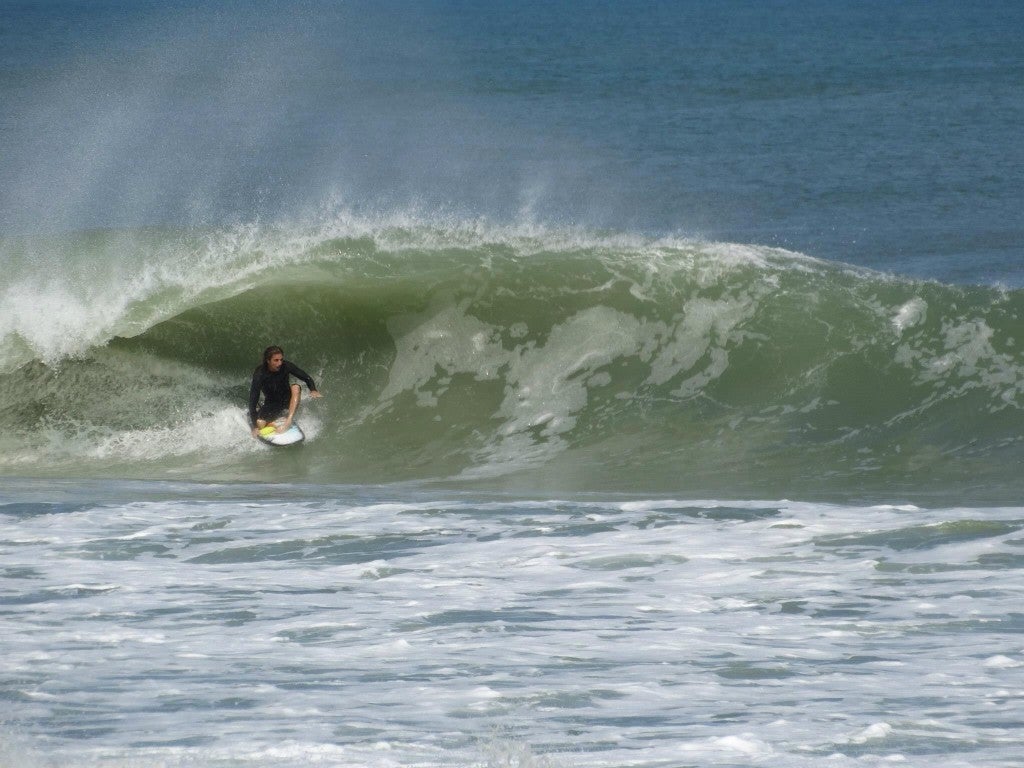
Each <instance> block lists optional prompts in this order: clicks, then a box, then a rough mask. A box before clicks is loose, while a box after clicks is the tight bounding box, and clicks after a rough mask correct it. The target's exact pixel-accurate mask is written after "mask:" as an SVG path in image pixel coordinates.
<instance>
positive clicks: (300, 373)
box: [284, 360, 316, 392]
mask: <svg viewBox="0 0 1024 768" xmlns="http://www.w3.org/2000/svg"><path fill="white" fill-rule="evenodd" d="M284 364H285V367H286V368H287V370H288V373H290V374H291V375H292V376H294V377H295V378H296V379H300V380H302V381H304V382H306V386H307V387H309V391H310V392H315V391H316V384H315V383H313V377H312V376H310V375H309V374H308V373H306V372H305V371H304V370H302V369H301V368H299V366H297V365H295V363H289V362H288V361H287V360H285V362H284Z"/></svg>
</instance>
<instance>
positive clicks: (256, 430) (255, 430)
mask: <svg viewBox="0 0 1024 768" xmlns="http://www.w3.org/2000/svg"><path fill="white" fill-rule="evenodd" d="M252 436H253V437H259V436H260V428H259V427H253V428H252Z"/></svg>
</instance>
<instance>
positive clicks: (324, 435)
mask: <svg viewBox="0 0 1024 768" xmlns="http://www.w3.org/2000/svg"><path fill="white" fill-rule="evenodd" d="M50 247H51V252H52V251H53V250H55V251H56V252H58V254H59V256H60V258H61V259H63V261H64V263H65V264H68V263H70V264H71V266H70V267H68V268H67V269H66V270H65V274H70V275H72V276H73V278H74V281H71V280H67V281H66V282H65V283H64V284H60V283H58V282H56V281H50V282H47V281H46V280H41V279H40V278H39V275H38V273H33V272H32V271H31V269H29V267H32V266H34V265H35V266H38V261H39V260H38V258H35V256H34V253H35V252H37V251H41V250H43V248H42V246H40V244H39V243H36V244H33V245H31V246H30V245H26V244H24V243H20V244H13V245H12V244H7V246H6V248H7V250H8V252H13V253H16V254H20V255H21V260H20V262H17V263H18V264H20V265H21V266H23V267H24V269H23V270H22V273H21V275H20V277H19V275H18V274H16V276H15V279H14V280H13V281H12V284H11V286H10V287H9V289H8V298H9V299H10V300H11V303H9V304H8V306H11V307H15V306H16V307H17V308H18V312H20V314H18V313H10V314H9V316H8V317H6V318H4V322H5V323H6V325H2V326H0V332H2V333H4V337H3V338H4V342H5V343H4V348H5V354H7V356H8V365H7V370H8V371H9V373H6V374H4V375H3V376H2V377H0V379H2V381H0V386H3V387H4V389H5V391H7V392H9V393H11V395H10V398H9V406H8V407H7V408H5V409H4V412H3V413H2V414H0V428H2V434H0V471H2V472H4V473H6V474H44V475H45V474H61V475H67V474H72V475H106V474H117V475H118V476H124V475H131V476H146V477H151V476H158V477H167V476H182V477H190V478H197V477H198V478H203V479H225V480H239V479H258V480H268V481H272V480H275V479H277V480H289V481H296V480H302V479H308V480H309V481H313V482H325V481H331V482H360V483H366V482H392V481H401V480H423V479H430V480H444V481H445V482H456V483H459V484H463V483H473V484H481V483H482V484H486V485H488V486H493V487H500V488H503V487H515V488H516V489H518V490H522V489H523V488H536V489H538V490H542V489H549V488H550V489H555V488H557V489H561V490H567V489H594V490H604V491H607V490H616V489H621V490H636V489H646V490H650V491H667V492H678V493H686V494H688V495H694V494H700V493H705V492H706V493H715V494H718V495H721V494H723V493H725V494H729V493H732V494H743V495H750V494H754V495H758V494H760V495H766V496H774V495H778V494H780V493H788V494H793V493H801V494H803V495H807V496H825V497H834V496H850V495H859V496H870V495H872V494H875V493H879V494H885V495H887V496H888V497H889V498H891V497H892V495H893V493H896V494H905V495H907V496H914V497H921V496H928V495H931V494H935V495H937V496H941V497H942V498H944V499H947V500H948V498H949V497H950V496H951V495H953V496H958V495H960V494H969V495H971V496H972V498H975V499H976V498H977V497H978V494H979V493H981V494H987V495H988V496H991V497H993V498H1003V497H1013V496H1014V495H1015V494H1016V491H1017V490H1018V489H1019V488H1020V484H1019V481H1018V479H1017V475H1018V467H1019V465H1020V460H1021V458H1022V448H1021V440H1020V434H1021V431H1022V426H1024V419H1022V406H1024V366H1022V365H1021V358H1020V353H1019V351H1018V348H1017V347H1016V346H1015V345H1016V344H1017V341H1018V339H1020V338H1021V336H1022V330H1024V324H1022V321H1021V319H1020V318H1021V311H1022V309H1024V299H1022V295H1021V292H1019V291H1017V292H1007V291H1000V290H997V289H994V288H981V287H951V286H945V285H940V284H935V283H920V282H911V281H908V280H904V279H900V278H895V277H889V276H884V275H879V274H875V273H869V272H865V271H860V270H854V269H851V268H846V267H844V266H841V265H832V264H826V263H822V262H819V261H816V260H813V259H809V258H806V257H803V256H800V255H797V254H792V253H788V252H784V251H779V250H775V249H769V248H763V247H753V246H739V245H728V244H708V243H699V242H690V241H684V240H649V239H643V238H639V237H636V238H631V237H624V236H597V235H582V234H580V233H573V232H552V231H522V230H520V231H509V230H503V229H499V228H488V227H486V226H484V225H481V224H479V223H473V224H465V223H462V224H457V225H446V226H440V225H437V224H424V223H421V222H414V223H408V222H402V223H397V224H396V223H394V222H390V223H383V224H382V223H379V222H378V223H373V224H367V223H358V224H353V223H352V222H345V223H344V225H343V226H341V225H337V224H336V225H335V226H334V228H333V229H332V228H320V229H305V230H303V229H293V230H284V229H269V228H268V229H262V230H261V229H259V228H251V229H249V230H244V231H237V232H232V233H225V232H218V233H204V234H196V233H190V234H187V235H181V234H175V233H166V232H145V233H133V234H130V235H110V234H106V235H103V234H99V235H97V234H95V233H94V234H91V235H88V236H81V237H80V238H78V239H77V240H69V241H68V242H64V243H62V244H59V245H53V244H52V243H51V244H50ZM33 249H35V251H33ZM69 254H70V256H69ZM72 257H74V258H72ZM75 258H77V259H78V261H77V262H75ZM111 285H117V286H118V292H119V293H118V296H121V297H122V298H120V299H116V300H115V299H113V298H111V299H109V300H107V301H106V302H105V303H104V298H103V297H104V290H107V291H108V292H109V290H110V286H111ZM122 288H124V289H123V290H122ZM33 292H34V293H33ZM33 296H34V298H35V299H36V303H35V305H32V303H31V300H32V298H33ZM27 306H38V307H42V308H43V310H46V311H45V312H44V311H42V310H40V312H39V318H38V319H39V322H37V323H35V324H33V323H32V322H30V321H31V318H26V310H25V309H24V308H25V307H27ZM5 312H7V310H5ZM271 343H276V344H280V345H282V346H283V347H284V348H285V351H286V354H287V357H288V358H289V359H291V360H293V361H294V362H296V363H297V364H299V365H300V366H301V367H303V368H305V369H306V370H307V371H309V372H310V373H312V374H313V375H314V377H315V378H316V379H317V380H318V382H319V381H321V380H322V381H323V384H322V391H323V393H324V394H325V397H324V399H322V400H320V401H316V402H311V403H307V404H305V405H304V406H303V408H302V410H301V411H300V418H301V421H302V424H303V426H304V428H306V430H307V433H308V435H309V439H308V440H307V442H306V444H305V445H304V446H303V447H302V448H301V449H297V450H295V451H292V452H282V451H275V452H271V451H268V450H267V449H265V448H264V447H263V446H260V445H258V444H256V443H255V441H252V440H251V439H249V438H248V435H247V432H246V428H245V425H244V422H243V418H242V416H241V412H242V409H243V407H244V404H245V398H246V393H247V388H248V378H249V376H250V374H251V372H252V369H253V367H254V366H255V364H256V363H257V362H258V357H259V354H260V350H262V348H263V347H264V346H266V345H268V344H271Z"/></svg>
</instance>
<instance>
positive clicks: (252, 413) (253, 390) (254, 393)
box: [249, 370, 262, 427]
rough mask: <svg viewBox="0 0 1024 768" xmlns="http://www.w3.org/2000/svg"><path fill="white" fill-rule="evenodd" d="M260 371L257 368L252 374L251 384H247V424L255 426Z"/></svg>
mask: <svg viewBox="0 0 1024 768" xmlns="http://www.w3.org/2000/svg"><path fill="white" fill-rule="evenodd" d="M261 378H262V377H261V376H260V372H259V370H257V371H256V372H255V373H253V375H252V384H250V385H249V425H250V426H252V427H255V426H256V408H257V407H258V406H259V404H260V380H261Z"/></svg>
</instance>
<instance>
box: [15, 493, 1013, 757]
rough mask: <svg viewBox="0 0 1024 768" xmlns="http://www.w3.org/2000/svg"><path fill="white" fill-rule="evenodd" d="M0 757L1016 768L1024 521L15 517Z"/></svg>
mask: <svg viewBox="0 0 1024 768" xmlns="http://www.w3.org/2000/svg"><path fill="white" fill-rule="evenodd" d="M0 503H2V506H0V557H2V560H0V569H2V570H0V574H2V577H3V579H2V581H0V584H2V591H0V602H2V605H3V610H2V613H0V634H2V635H3V637H4V638H5V642H4V647H5V654H4V660H3V665H2V670H3V672H2V685H3V696H2V699H0V720H2V721H3V726H2V734H3V736H2V742H0V743H2V744H3V747H2V749H3V751H2V752H0V755H3V757H4V763H5V764H6V765H12V766H15V768H20V767H21V766H37V765H45V766H49V765H62V766H79V765H99V764H102V765H131V766H135V765H147V766H149V765H203V766H206V765H231V766H235V765H239V766H243V765H244V766H249V765H253V766H263V765H267V766H269V765H274V766H283V765H287V766H292V765H294V766H300V765H311V764H312V765H316V764H322V765H369V766H378V765H379V766H390V765H519V766H521V765H555V766H624V765H637V766H640V765H643V766H655V765H672V766H681V765H736V766H739V765H807V766H811V765H820V764H822V762H823V761H826V764H828V765H838V766H844V765H851V766H852V765H889V764H894V763H895V764H901V765H915V766H926V765H939V764H942V765H944V766H972V767H976V766H997V765H998V766H1010V765H1015V764H1016V761H1017V760H1018V758H1019V749H1018V747H1019V733H1018V724H1019V722H1020V718H1021V716H1022V714H1024V705H1022V696H1024V644H1022V643H1021V641H1020V627H1021V621H1022V619H1021V613H1020V612H1019V604H1020V596H1021V587H1020V583H1021V579H1020V571H1021V564H1022V562H1024V561H1022V558H1021V555H1020V551H1021V549H1020V548H1021V545H1022V543H1024V538H1022V537H1021V535H1020V530H1021V528H1022V527H1024V511H1022V510H1021V509H1020V508H989V509H970V508H949V509H942V508H935V509H924V508H919V507H915V506H909V505H907V506H901V505H897V506H856V505H847V506H841V505H830V504H816V503H800V502H792V501H746V502H727V501H708V500H705V501H701V500H693V501H691V500H676V499H665V498H653V499H651V498H624V497H621V498H620V497H605V498H598V497H579V498H565V499H523V498H509V497H501V496H498V495H492V496H484V495H481V494H477V495H476V496H475V497H468V496H463V495H460V494H457V493H440V494H435V493H429V492H426V491H423V490H420V491H417V490H415V489H410V488H401V487H392V488H370V487H362V488H359V487H333V488H330V487H323V486H321V487H311V486H269V487H264V488H259V487H257V488H252V487H243V486H192V485H176V484H162V483H161V484H147V483H115V484H99V483H93V484H89V483H85V484H82V483H80V484H58V485H57V486H54V485H52V484H49V485H46V486H43V485H42V484H40V483H37V482H32V481H14V482H13V483H11V484H8V485H5V490H4V491H3V492H2V495H0Z"/></svg>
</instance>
